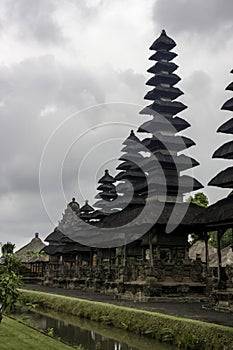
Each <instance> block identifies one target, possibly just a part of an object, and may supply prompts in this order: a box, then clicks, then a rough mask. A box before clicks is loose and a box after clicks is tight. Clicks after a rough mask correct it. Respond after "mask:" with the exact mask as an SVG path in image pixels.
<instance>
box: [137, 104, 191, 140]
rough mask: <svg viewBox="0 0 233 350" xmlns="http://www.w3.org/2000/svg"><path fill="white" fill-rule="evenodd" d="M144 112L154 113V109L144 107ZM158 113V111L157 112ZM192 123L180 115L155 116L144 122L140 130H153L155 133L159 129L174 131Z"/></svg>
mask: <svg viewBox="0 0 233 350" xmlns="http://www.w3.org/2000/svg"><path fill="white" fill-rule="evenodd" d="M143 111H144V112H143V113H142V111H141V112H140V114H146V115H148V114H149V115H153V111H152V110H151V109H150V108H147V109H144V110H143ZM155 114H157V113H155ZM190 126H191V125H190V124H189V123H188V122H186V121H185V120H184V119H182V118H179V117H174V118H162V117H161V116H160V117H158V116H154V118H153V119H151V120H149V121H147V122H145V123H143V124H142V125H141V126H140V127H139V128H138V132H147V133H148V132H149V131H150V132H151V133H152V134H155V133H156V132H158V131H168V132H173V133H174V130H175V131H177V132H179V131H182V130H185V129H187V128H189V127H190Z"/></svg>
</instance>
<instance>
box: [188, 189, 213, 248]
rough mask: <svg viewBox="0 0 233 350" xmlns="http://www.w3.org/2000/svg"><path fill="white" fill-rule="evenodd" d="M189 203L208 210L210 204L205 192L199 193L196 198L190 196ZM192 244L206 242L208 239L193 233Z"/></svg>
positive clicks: (200, 234)
mask: <svg viewBox="0 0 233 350" xmlns="http://www.w3.org/2000/svg"><path fill="white" fill-rule="evenodd" d="M187 202H190V203H194V204H196V205H198V206H199V207H203V208H207V207H208V204H209V199H208V197H207V196H206V195H205V193H203V192H197V193H196V194H195V195H194V196H190V197H189V198H188V199H187ZM190 236H191V237H190V238H191V239H190V243H191V244H193V243H195V242H196V241H198V240H205V239H207V237H205V236H204V235H203V234H202V233H199V234H196V233H192V234H191V235H190Z"/></svg>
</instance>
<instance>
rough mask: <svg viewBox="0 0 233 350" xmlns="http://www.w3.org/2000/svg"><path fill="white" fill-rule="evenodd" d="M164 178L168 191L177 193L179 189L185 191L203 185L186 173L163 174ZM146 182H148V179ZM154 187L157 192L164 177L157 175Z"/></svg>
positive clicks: (194, 189)
mask: <svg viewBox="0 0 233 350" xmlns="http://www.w3.org/2000/svg"><path fill="white" fill-rule="evenodd" d="M165 178H166V189H167V191H168V192H176V193H177V192H178V190H179V191H182V193H187V192H191V191H197V190H199V189H201V188H203V185H202V184H201V183H200V182H199V181H197V180H196V179H194V178H193V177H191V176H188V175H182V176H179V177H178V176H174V174H173V175H170V176H168V175H166V174H165ZM148 183H149V184H150V181H148ZM154 187H155V188H156V189H157V191H158V192H159V189H160V188H164V177H162V176H157V177H156V183H155V184H154ZM166 189H165V190H166Z"/></svg>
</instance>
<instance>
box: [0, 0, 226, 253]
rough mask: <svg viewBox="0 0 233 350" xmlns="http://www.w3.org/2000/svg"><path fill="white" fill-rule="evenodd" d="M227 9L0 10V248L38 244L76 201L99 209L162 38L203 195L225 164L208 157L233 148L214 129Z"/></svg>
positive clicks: (204, 5) (127, 2)
mask: <svg viewBox="0 0 233 350" xmlns="http://www.w3.org/2000/svg"><path fill="white" fill-rule="evenodd" d="M232 13H233V2H232V1H231V0H224V6H223V5H222V2H221V1H218V0H206V1H201V0H173V1H168V0H144V1H135V0H84V1H75V0H37V1H30V0H18V1H14V0H1V1H0V47H1V50H0V52H1V53H0V124H1V125H0V133H1V138H0V145H1V162H0V174H1V177H0V211H1V221H0V242H2V243H6V242H7V241H11V242H13V243H15V244H16V247H17V248H19V247H21V246H23V245H25V244H26V243H28V242H29V240H30V239H31V238H33V236H34V233H35V232H39V234H40V237H41V238H42V239H44V238H45V237H46V236H47V235H48V234H49V233H50V232H51V231H52V230H53V228H54V227H55V226H56V225H57V223H58V221H59V220H60V219H61V217H62V212H64V209H65V207H66V205H67V203H68V202H69V201H70V200H71V198H72V197H73V196H75V197H76V199H77V201H78V202H79V203H80V205H82V204H83V203H84V201H85V199H89V202H90V204H93V203H94V202H95V199H94V196H95V195H96V187H97V181H98V179H99V178H100V177H101V176H102V174H103V172H104V169H106V168H109V169H110V172H111V173H112V174H113V175H115V174H116V171H115V168H116V166H117V165H118V164H119V162H118V161H117V159H118V158H119V157H120V156H121V149H122V142H123V140H124V139H125V138H126V137H127V136H128V135H129V132H130V130H131V129H134V130H137V127H138V126H140V125H141V124H142V123H143V122H145V121H146V120H148V118H147V117H146V116H141V115H139V111H140V110H141V109H142V107H143V106H145V105H146V101H145V100H144V99H143V97H144V95H145V94H146V92H147V91H148V90H149V89H148V87H147V86H146V85H145V83H146V81H147V80H148V79H149V77H150V74H149V73H147V72H146V70H147V69H148V68H149V67H150V66H151V61H148V58H149V56H150V55H151V52H150V51H149V47H150V45H151V44H152V43H153V41H154V40H155V39H156V38H157V37H158V36H159V35H160V33H161V30H162V29H165V30H166V32H167V34H168V35H169V36H170V37H172V38H173V39H174V40H175V41H176V43H177V46H176V47H175V49H174V50H173V51H175V52H176V53H177V54H178V57H177V58H176V59H175V60H174V62H175V63H176V64H177V65H178V66H179V68H178V70H177V71H176V73H177V74H178V75H179V76H180V77H181V81H180V82H179V83H178V85H177V87H179V88H180V89H181V90H182V91H183V92H184V95H183V96H181V97H180V98H179V100H180V101H182V102H183V103H184V104H186V105H187V106H188V108H187V109H186V110H185V111H183V112H182V113H180V114H179V116H180V117H182V118H184V119H185V120H187V121H188V122H189V123H190V124H191V127H190V128H189V129H187V130H185V131H184V132H183V135H185V136H187V137H190V138H192V139H193V140H194V141H195V142H196V146H194V147H192V148H191V149H190V150H189V155H190V156H192V157H193V158H195V159H196V160H197V161H198V162H199V163H200V165H199V166H198V167H196V168H195V169H193V170H191V171H189V174H190V175H193V176H195V178H197V179H198V180H199V181H200V182H202V184H203V185H204V186H205V187H204V189H203V191H204V192H205V193H206V195H207V196H208V197H209V200H210V203H213V202H215V201H216V200H218V199H220V198H223V197H224V196H226V195H227V194H228V193H229V191H228V190H222V189H217V188H213V187H207V184H208V182H209V181H210V179H211V178H212V177H213V176H214V175H216V174H217V173H218V171H220V170H222V169H224V168H226V167H227V166H228V165H231V164H230V163H229V161H223V160H217V159H211V157H212V154H213V152H214V151H215V150H216V149H217V148H218V146H220V145H221V144H223V143H224V142H226V141H228V140H230V139H231V137H230V136H229V135H228V136H227V135H223V134H216V129H217V128H218V127H219V126H220V125H221V124H222V123H223V122H225V121H226V120H228V119H229V118H230V117H231V115H230V113H228V112H224V111H221V110H220V108H221V106H222V104H223V103H224V102H225V101H226V100H227V99H229V98H230V97H231V94H230V92H229V91H225V87H226V86H227V85H228V84H229V83H230V82H231V81H232V75H231V74H230V70H231V69H232V68H233V67H232V57H233V35H232V34H233V21H232Z"/></svg>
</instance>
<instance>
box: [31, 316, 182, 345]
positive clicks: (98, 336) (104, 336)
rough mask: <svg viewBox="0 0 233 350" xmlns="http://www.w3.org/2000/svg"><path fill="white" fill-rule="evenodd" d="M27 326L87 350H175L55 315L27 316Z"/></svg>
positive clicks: (89, 322) (97, 325)
mask: <svg viewBox="0 0 233 350" xmlns="http://www.w3.org/2000/svg"><path fill="white" fill-rule="evenodd" d="M27 318H28V321H27V322H30V325H32V326H35V327H37V328H41V329H43V330H47V331H49V330H50V331H52V332H53V334H54V336H55V337H59V338H60V339H61V340H62V341H63V342H65V343H67V344H70V345H73V346H74V345H80V344H81V345H82V346H83V347H84V348H85V349H86V350H174V349H176V348H175V347H173V346H170V345H166V344H165V345H164V344H161V343H158V342H156V341H155V340H153V339H151V338H149V337H146V336H139V335H137V334H134V333H131V332H126V331H124V330H120V329H116V328H113V327H110V326H105V325H103V324H99V323H97V322H93V321H89V320H85V319H80V318H78V317H75V316H72V315H67V314H63V313H57V312H54V311H50V312H49V313H46V312H44V311H43V312H39V313H38V312H30V313H29V314H28V315H27Z"/></svg>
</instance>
